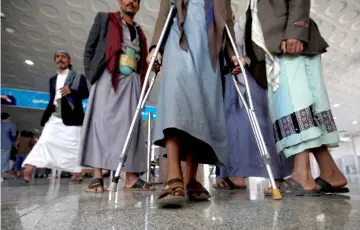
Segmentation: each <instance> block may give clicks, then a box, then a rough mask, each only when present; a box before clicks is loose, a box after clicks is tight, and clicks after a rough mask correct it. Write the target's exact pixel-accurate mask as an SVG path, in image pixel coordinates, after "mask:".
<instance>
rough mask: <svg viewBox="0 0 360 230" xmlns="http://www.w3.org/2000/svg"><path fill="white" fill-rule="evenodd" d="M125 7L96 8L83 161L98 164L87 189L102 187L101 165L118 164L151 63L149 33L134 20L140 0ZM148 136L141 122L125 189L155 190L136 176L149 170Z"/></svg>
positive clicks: (123, 1)
mask: <svg viewBox="0 0 360 230" xmlns="http://www.w3.org/2000/svg"><path fill="white" fill-rule="evenodd" d="M118 4H119V7H120V10H121V12H114V13H98V14H97V16H96V18H95V21H94V24H93V26H92V28H91V31H90V34H89V37H88V41H87V43H86V47H85V54H84V66H85V73H86V76H87V77H88V78H89V80H90V82H91V84H92V88H91V92H90V98H89V104H88V109H87V113H86V116H85V122H84V129H83V133H82V134H83V135H82V141H81V151H80V154H81V158H80V164H81V165H82V166H85V167H92V168H94V179H93V180H92V181H91V183H90V184H89V188H88V192H103V191H104V182H103V175H102V169H107V170H116V168H117V166H118V164H119V160H120V153H121V150H122V148H123V146H124V142H125V138H126V135H127V133H128V130H129V128H130V124H131V120H132V118H133V115H134V113H135V110H136V106H137V103H138V100H139V97H140V92H141V86H142V85H143V82H144V78H145V74H146V70H147V63H146V56H147V45H146V37H145V34H144V32H143V31H142V29H141V27H140V26H139V25H138V24H137V23H136V22H134V18H135V14H136V13H137V12H138V11H139V5H140V0H118ZM146 157H147V156H146V151H145V136H144V130H143V127H142V124H141V123H140V122H139V124H138V125H137V127H135V131H134V133H133V139H132V141H131V143H130V146H129V155H128V158H127V161H126V164H125V167H124V171H125V172H126V182H125V186H124V188H125V189H136V190H139V189H140V190H152V189H153V187H151V186H150V185H149V184H147V183H145V182H144V181H143V180H141V179H139V178H138V177H137V174H138V173H140V172H145V171H146V168H147V167H146Z"/></svg>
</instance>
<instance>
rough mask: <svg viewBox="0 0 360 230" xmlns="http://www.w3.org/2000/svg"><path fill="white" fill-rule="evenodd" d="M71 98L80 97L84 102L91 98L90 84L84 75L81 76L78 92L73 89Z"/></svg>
mask: <svg viewBox="0 0 360 230" xmlns="http://www.w3.org/2000/svg"><path fill="white" fill-rule="evenodd" d="M71 96H73V97H80V98H81V100H84V99H86V98H88V97H89V88H88V84H87V81H86V78H85V76H84V75H83V74H81V75H80V83H79V88H78V90H73V89H71Z"/></svg>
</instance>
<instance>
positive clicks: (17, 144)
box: [15, 138, 20, 149]
mask: <svg viewBox="0 0 360 230" xmlns="http://www.w3.org/2000/svg"><path fill="white" fill-rule="evenodd" d="M15 148H16V149H19V148H20V141H19V138H17V139H15Z"/></svg>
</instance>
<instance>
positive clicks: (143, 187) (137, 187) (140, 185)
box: [124, 178, 155, 191]
mask: <svg viewBox="0 0 360 230" xmlns="http://www.w3.org/2000/svg"><path fill="white" fill-rule="evenodd" d="M154 190H155V188H154V187H153V186H151V185H150V184H148V183H146V182H145V181H143V180H142V179H140V178H139V179H138V180H137V181H136V182H135V184H134V185H133V186H132V187H131V188H125V187H124V191H154Z"/></svg>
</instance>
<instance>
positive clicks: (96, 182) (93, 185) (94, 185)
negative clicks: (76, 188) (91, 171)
mask: <svg viewBox="0 0 360 230" xmlns="http://www.w3.org/2000/svg"><path fill="white" fill-rule="evenodd" d="M98 188H102V191H98V190H97V189H98ZM90 189H96V190H95V191H91V190H90ZM86 192H92V193H102V192H105V188H104V180H103V179H102V178H94V179H92V180H91V182H90V184H89V185H88V188H87V189H86Z"/></svg>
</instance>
